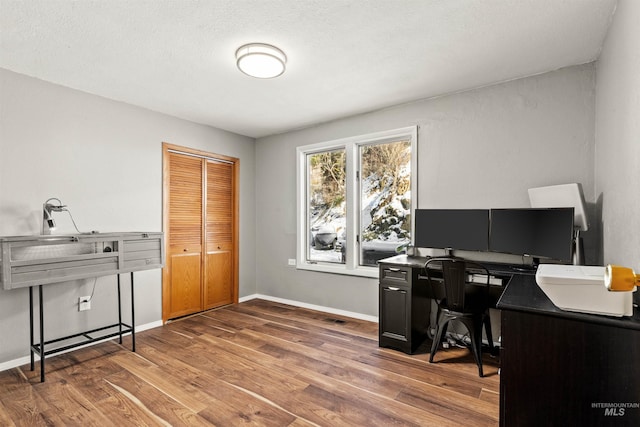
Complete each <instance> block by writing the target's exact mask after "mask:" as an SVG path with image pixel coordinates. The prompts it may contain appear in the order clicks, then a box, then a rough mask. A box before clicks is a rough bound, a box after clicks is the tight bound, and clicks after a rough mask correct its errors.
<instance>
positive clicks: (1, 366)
mask: <svg viewBox="0 0 640 427" xmlns="http://www.w3.org/2000/svg"><path fill="white" fill-rule="evenodd" d="M158 326H162V320H156V321H155V322H150V323H146V324H144V325H139V326H136V333H137V332H142V331H146V330H148V329H153V328H157V327H158ZM122 335H123V336H127V335H130V333H126V334H122ZM113 339H114V337H111V338H105V339H103V340H100V341H96V342H92V343H89V344H85V345H81V346H78V347H75V348H72V349H69V350H65V351H61V352H60V353H57V354H63V353H68V352H70V351H74V350H78V349H80V348H85V347H89V346H92V345H96V344H99V343H101V342H105V341H109V340H113ZM38 360H39V359H38V356H36V363H37V362H38ZM30 362H31V356H30V355H28V356H23V357H19V358H17V359H13V360H8V361H6V362H2V363H0V372H2V371H6V370H7V369H12V368H16V367H18V366H22V365H26V364H27V363H30Z"/></svg>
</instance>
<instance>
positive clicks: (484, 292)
mask: <svg viewBox="0 0 640 427" xmlns="http://www.w3.org/2000/svg"><path fill="white" fill-rule="evenodd" d="M469 267H471V268H473V270H480V274H486V277H487V282H486V284H479V285H475V286H473V285H469V284H467V280H466V277H467V270H468V268H469ZM424 268H425V272H426V274H427V279H428V282H429V285H430V286H431V290H432V293H433V296H434V298H435V300H436V302H437V303H438V323H437V332H436V334H435V336H434V337H433V344H432V345H431V354H430V356H429V362H430V363H433V358H434V356H435V355H436V352H437V351H438V347H439V346H440V342H441V341H442V340H443V338H444V336H445V334H446V332H447V326H448V324H449V322H450V321H451V320H459V321H460V322H461V323H462V324H463V325H464V326H465V327H466V328H467V330H468V331H469V337H470V338H471V351H472V353H473V357H474V358H475V360H476V363H477V365H478V373H479V374H480V377H482V376H484V375H483V372H482V351H481V349H482V325H483V324H484V326H485V329H486V333H487V341H489V348H490V351H491V353H493V351H494V347H493V337H492V335H491V320H490V318H489V307H490V303H489V271H488V270H487V269H486V268H485V267H484V266H483V265H481V264H478V263H475V262H471V261H466V260H464V259H462V258H454V257H437V258H431V259H430V260H429V261H427V262H426V264H425V266H424ZM437 271H441V272H442V277H434V274H435V273H436V272H437Z"/></svg>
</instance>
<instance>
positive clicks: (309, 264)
mask: <svg viewBox="0 0 640 427" xmlns="http://www.w3.org/2000/svg"><path fill="white" fill-rule="evenodd" d="M400 139H408V140H409V141H410V144H411V212H412V213H413V212H414V211H415V208H416V207H417V206H418V160H417V159H418V150H417V148H418V128H417V126H409V127H404V128H399V129H392V130H388V131H382V132H375V133H370V134H366V135H359V136H354V137H349V138H342V139H337V140H333V141H326V142H320V143H317V144H311V145H305V146H301V147H297V148H296V156H297V160H298V161H297V168H296V176H297V180H296V181H297V183H296V184H297V228H296V230H297V236H296V237H297V238H296V240H297V250H296V254H297V256H296V268H298V269H301V270H312V271H319V272H324V273H335V274H346V275H352V276H362V277H378V268H377V267H373V266H362V265H359V263H360V262H359V260H360V256H361V255H360V248H359V243H358V237H357V236H358V235H359V234H360V179H359V178H357V177H358V176H359V171H360V154H359V153H360V147H361V146H363V145H370V144H382V143H385V142H393V141H397V140H400ZM336 149H344V150H345V155H346V168H347V173H346V199H347V208H346V211H347V218H346V226H347V240H346V243H345V244H346V249H347V250H346V254H347V256H346V262H345V264H337V263H331V262H322V261H309V260H307V248H308V247H309V241H308V239H309V229H308V226H307V217H306V215H307V194H308V183H307V176H308V171H307V156H308V155H309V154H314V153H319V152H325V151H330V150H336ZM413 221H414V218H413V215H411V230H412V231H413V230H414V227H413ZM354 231H356V232H354ZM411 240H412V241H413V234H412V237H411Z"/></svg>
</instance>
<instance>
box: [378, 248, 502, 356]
mask: <svg viewBox="0 0 640 427" xmlns="http://www.w3.org/2000/svg"><path fill="white" fill-rule="evenodd" d="M426 262H427V258H423V257H410V256H407V255H397V256H394V257H391V258H387V259H383V260H380V261H379V262H378V265H379V269H380V276H379V277H380V284H379V285H380V286H379V300H378V303H379V334H378V339H379V341H378V342H379V345H380V346H381V347H389V348H395V349H397V350H400V351H403V352H405V353H407V354H412V353H413V352H415V350H416V349H417V348H418V347H419V346H420V344H422V343H423V342H424V341H425V339H427V338H428V336H429V329H430V326H431V325H430V317H431V300H432V298H434V295H433V292H432V287H431V285H430V284H429V283H428V282H427V279H426V277H425V276H424V274H426V273H425V271H424V265H425V263H426ZM489 271H490V272H491V273H492V274H493V275H496V276H497V277H499V278H500V279H502V280H503V283H507V281H509V280H510V278H511V274H512V273H511V272H509V271H508V267H507V266H504V265H503V266H501V267H500V268H499V269H495V268H494V269H493V270H492V268H489ZM478 286H481V285H478ZM503 289H504V286H503V285H502V286H491V288H490V295H491V298H492V300H493V301H495V302H497V301H498V299H499V298H500V295H502V291H503ZM435 296H436V297H440V298H441V297H442V296H441V295H440V296H438V295H435ZM434 326H435V325H434Z"/></svg>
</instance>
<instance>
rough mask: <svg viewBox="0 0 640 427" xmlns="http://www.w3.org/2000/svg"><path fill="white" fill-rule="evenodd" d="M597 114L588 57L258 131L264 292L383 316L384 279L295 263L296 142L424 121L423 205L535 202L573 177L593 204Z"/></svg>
mask: <svg viewBox="0 0 640 427" xmlns="http://www.w3.org/2000/svg"><path fill="white" fill-rule="evenodd" d="M594 121H595V71H594V65H593V64H586V65H582V66H577V67H571V68H566V69H562V70H559V71H555V72H552V73H547V74H543V75H539V76H534V77H530V78H525V79H520V80H515V81H511V82H507V83H503V84H499V85H495V86H490V87H484V88H480V89H477V90H473V91H468V92H463V93H457V94H452V95H449V96H443V97H440V98H435V99H429V100H424V101H420V102H415V103H411V104H405V105H401V106H398V107H394V108H389V109H385V110H382V111H378V112H373V113H370V114H365V115H360V116H356V117H350V118H346V119H343V120H339V121H335V122H331V123H326V124H323V125H319V126H316V127H313V128H309V129H303V130H299V131H295V132H290V133H286V134H282V135H275V136H271V137H267V138H261V139H258V140H257V142H256V158H257V159H259V161H258V162H257V163H256V206H258V208H259V210H260V213H259V215H258V216H257V227H256V261H257V277H258V280H257V290H258V293H260V294H265V295H270V296H273V297H278V298H285V299H291V300H296V301H301V302H304V303H308V304H315V305H320V306H326V307H331V308H334V309H339V310H346V311H351V312H356V313H361V314H364V315H368V316H377V315H378V295H377V280H376V279H365V278H357V277H350V276H341V275H331V274H326V273H317V272H311V271H302V270H296V269H295V268H292V267H289V266H288V265H287V259H288V258H294V257H295V254H296V233H295V223H296V218H295V215H296V192H295V189H296V182H295V165H296V158H295V148H296V147H297V146H300V145H306V144H312V143H317V142H322V141H327V140H332V139H337V138H343V137H350V136H355V135H360V134H366V133H370V132H375V131H381V130H387V129H393V128H398V127H404V126H410V125H418V127H419V130H418V179H419V183H418V196H419V200H418V205H419V207H421V208H427V207H436V208H440V207H450V208H472V207H477V208H489V207H528V206H529V199H528V193H527V189H528V188H530V187H537V186H544V185H553V184H564V183H569V182H580V183H582V185H583V187H584V191H585V198H586V199H587V201H588V202H591V203H593V202H594V194H593V187H594V177H593V162H594V158H593V155H594ZM586 237H587V241H588V242H589V241H590V238H589V236H586ZM588 246H589V249H588V250H587V252H588V253H587V255H588V256H589V257H591V258H593V256H594V255H593V253H594V250H593V246H594V244H593V243H590V244H589V245H588Z"/></svg>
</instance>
